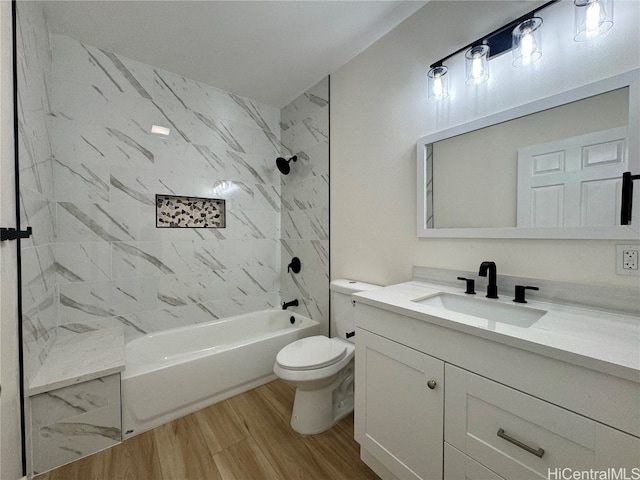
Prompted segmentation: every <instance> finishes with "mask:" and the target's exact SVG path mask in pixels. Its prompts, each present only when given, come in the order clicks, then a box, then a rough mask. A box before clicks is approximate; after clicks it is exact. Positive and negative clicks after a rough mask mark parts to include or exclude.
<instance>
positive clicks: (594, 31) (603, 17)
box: [573, 0, 614, 42]
mask: <svg viewBox="0 0 640 480" xmlns="http://www.w3.org/2000/svg"><path fill="white" fill-rule="evenodd" d="M573 3H574V4H575V8H574V12H575V32H576V33H575V36H574V37H573V38H574V40H575V41H576V42H585V41H589V40H593V39H594V38H596V37H598V36H600V35H602V34H603V33H605V32H607V31H608V30H609V29H610V28H611V27H612V26H613V3H614V2H613V0H574V2H573Z"/></svg>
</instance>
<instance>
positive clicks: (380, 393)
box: [355, 330, 444, 479]
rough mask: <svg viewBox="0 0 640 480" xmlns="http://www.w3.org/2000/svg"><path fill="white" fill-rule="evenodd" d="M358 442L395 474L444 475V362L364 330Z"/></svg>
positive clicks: (411, 476)
mask: <svg viewBox="0 0 640 480" xmlns="http://www.w3.org/2000/svg"><path fill="white" fill-rule="evenodd" d="M356 335H357V338H358V341H357V342H356V372H357V373H356V383H355V385H356V390H357V392H356V401H357V405H356V408H355V415H356V421H355V422H356V423H355V424H356V428H355V436H356V440H357V441H358V442H359V443H360V444H361V445H362V447H363V448H366V449H367V451H368V452H369V453H370V454H372V455H373V456H374V457H375V458H376V459H377V460H378V461H379V462H380V463H382V465H383V466H384V467H386V468H387V469H388V470H389V471H390V472H392V474H393V475H395V476H396V477H398V478H403V479H433V478H437V477H440V476H441V472H442V459H443V457H442V448H443V443H442V442H443V417H442V408H443V400H444V390H443V380H444V362H443V361H442V360H438V359H436V358H434V357H431V356H429V355H426V354H424V353H422V352H419V351H417V350H414V349H412V348H408V347H406V346H403V345H401V344H399V343H396V342H393V341H391V340H388V339H386V338H383V337H381V336H378V335H375V334H373V333H370V332H367V331H365V330H359V331H358V332H357V334H356Z"/></svg>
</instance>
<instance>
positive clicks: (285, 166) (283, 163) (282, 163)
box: [276, 155, 298, 175]
mask: <svg viewBox="0 0 640 480" xmlns="http://www.w3.org/2000/svg"><path fill="white" fill-rule="evenodd" d="M297 160H298V157H297V156H295V155H294V156H293V157H291V158H289V160H285V159H284V158H282V157H278V158H276V167H278V170H280V173H282V174H283V175H289V172H290V171H291V167H289V162H291V161H293V162H295V161H297Z"/></svg>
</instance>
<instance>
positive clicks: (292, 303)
mask: <svg viewBox="0 0 640 480" xmlns="http://www.w3.org/2000/svg"><path fill="white" fill-rule="evenodd" d="M297 306H298V299H297V298H296V299H295V300H291V301H290V302H284V303H283V304H282V309H283V310H286V309H287V308H289V307H297Z"/></svg>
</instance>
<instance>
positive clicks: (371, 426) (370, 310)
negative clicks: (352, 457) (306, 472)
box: [355, 301, 640, 480]
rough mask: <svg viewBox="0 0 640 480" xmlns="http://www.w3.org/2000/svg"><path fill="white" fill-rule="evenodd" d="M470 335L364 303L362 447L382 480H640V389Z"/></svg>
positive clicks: (360, 324) (359, 353) (359, 318)
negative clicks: (583, 474) (588, 479)
mask: <svg viewBox="0 0 640 480" xmlns="http://www.w3.org/2000/svg"><path fill="white" fill-rule="evenodd" d="M472 333H473V332H472V331H469V332H464V331H458V330H454V329H452V328H446V327H444V326H442V325H438V324H437V323H431V322H429V321H425V320H424V319H421V318H417V316H415V315H414V316H411V314H410V313H408V314H407V315H404V314H403V313H401V312H399V311H388V310H385V309H383V308H378V307H377V306H372V305H368V304H365V303H361V302H358V301H356V379H355V395H356V403H355V405H356V406H355V432H356V440H357V441H358V442H359V443H360V446H361V457H362V458H363V460H364V461H365V462H366V463H367V464H369V466H370V467H371V468H372V469H373V470H374V471H376V473H378V475H380V476H381V477H382V478H384V479H387V478H401V479H405V478H426V479H430V480H433V479H438V478H445V479H448V480H460V479H465V478H466V479H471V480H474V479H475V480H480V479H483V480H486V479H489V480H497V479H501V478H502V479H507V480H511V479H513V480H524V479H530V478H531V479H536V478H564V477H562V476H561V475H563V473H562V472H561V471H562V469H569V470H565V471H564V475H567V473H566V472H573V471H578V470H580V471H584V470H590V469H592V470H594V471H605V470H608V469H615V471H616V472H618V473H617V475H620V474H621V473H620V472H622V473H624V474H626V475H627V477H616V478H632V475H634V474H635V475H640V422H639V415H640V382H638V381H633V380H629V379H625V378H621V377H617V376H615V375H609V374H607V373H603V372H602V371H597V370H596V369H592V368H588V367H587V366H582V365H577V364H575V363H569V362H566V361H562V360H560V359H557V358H551V357H548V356H546V355H541V354H538V353H533V352H531V351H527V350H526V349H522V348H520V346H519V345H517V344H516V345H506V344H505V343H503V342H499V341H492V340H491V339H488V338H482V336H476V335H473V334H472ZM431 379H434V380H435V381H436V385H435V388H434V389H433V390H430V389H429V388H428V386H427V385H426V383H427V382H428V381H429V380H431ZM622 469H626V470H622ZM569 474H570V473H569ZM607 478H609V477H607ZM611 478H613V477H611Z"/></svg>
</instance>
